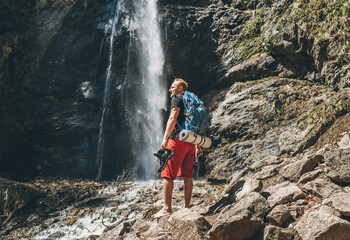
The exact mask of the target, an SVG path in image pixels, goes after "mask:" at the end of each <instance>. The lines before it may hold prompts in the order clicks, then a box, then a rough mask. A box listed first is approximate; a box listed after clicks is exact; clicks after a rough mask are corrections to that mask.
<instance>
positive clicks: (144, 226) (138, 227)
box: [132, 219, 151, 233]
mask: <svg viewBox="0 0 350 240" xmlns="http://www.w3.org/2000/svg"><path fill="white" fill-rule="evenodd" d="M150 226H151V223H150V222H148V221H146V220H145V219H138V220H136V222H135V223H134V224H133V225H132V230H133V231H135V232H137V233H143V232H146V231H147V230H148V229H149V228H150Z"/></svg>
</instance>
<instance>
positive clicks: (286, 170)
mask: <svg viewBox="0 0 350 240" xmlns="http://www.w3.org/2000/svg"><path fill="white" fill-rule="evenodd" d="M321 160H323V156H322V155H309V156H305V157H304V158H303V159H301V160H299V161H296V162H293V163H291V164H289V165H287V166H285V167H283V168H282V169H281V170H280V173H281V174H282V175H283V176H284V177H285V178H287V179H290V180H292V181H295V180H297V179H298V178H300V176H301V175H303V174H304V173H306V172H309V171H311V170H313V169H314V168H315V167H316V166H317V164H318V163H319V162H320V161H321Z"/></svg>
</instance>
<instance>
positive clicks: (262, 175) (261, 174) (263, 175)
mask: <svg viewBox="0 0 350 240" xmlns="http://www.w3.org/2000/svg"><path fill="white" fill-rule="evenodd" d="M277 173H278V170H277V168H276V166H267V167H264V168H263V169H262V170H261V171H258V172H256V173H255V175H254V176H255V178H256V179H258V180H264V179H267V178H271V177H273V176H275V175H276V174H277Z"/></svg>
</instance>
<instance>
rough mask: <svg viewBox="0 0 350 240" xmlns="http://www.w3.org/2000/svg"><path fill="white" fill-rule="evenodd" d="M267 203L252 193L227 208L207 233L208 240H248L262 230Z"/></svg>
mask: <svg viewBox="0 0 350 240" xmlns="http://www.w3.org/2000/svg"><path fill="white" fill-rule="evenodd" d="M268 209H269V208H268V204H267V201H266V200H265V199H264V198H263V197H262V196H261V195H260V194H259V193H257V192H252V193H251V194H249V195H248V196H247V197H245V198H243V199H241V200H240V201H238V202H236V203H234V204H232V205H230V206H227V207H226V208H225V209H223V210H222V212H221V213H220V215H219V216H218V217H217V219H216V221H215V223H214V225H213V227H212V228H211V229H210V231H209V232H208V234H209V239H223V240H225V239H237V240H239V239H249V238H252V237H254V236H255V235H257V234H258V233H259V231H260V230H261V229H262V228H263V226H264V224H263V218H264V217H265V215H266V213H267V211H268Z"/></svg>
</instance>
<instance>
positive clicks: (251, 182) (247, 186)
mask: <svg viewBox="0 0 350 240" xmlns="http://www.w3.org/2000/svg"><path fill="white" fill-rule="evenodd" d="M261 188H262V182H261V181H259V180H256V179H252V178H248V177H246V178H245V182H244V185H243V188H242V190H240V191H238V192H237V193H236V199H235V200H236V201H239V200H241V199H242V198H244V197H246V196H248V195H249V194H250V193H251V192H260V190H261ZM230 200H231V198H230Z"/></svg>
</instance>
